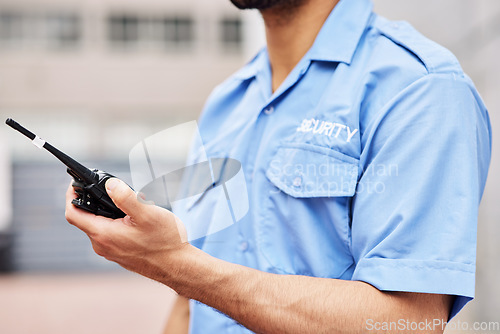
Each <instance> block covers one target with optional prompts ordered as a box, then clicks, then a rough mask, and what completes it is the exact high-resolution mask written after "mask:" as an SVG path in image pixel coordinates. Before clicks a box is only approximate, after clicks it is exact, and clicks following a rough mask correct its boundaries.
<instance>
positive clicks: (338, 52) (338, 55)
mask: <svg viewBox="0 0 500 334" xmlns="http://www.w3.org/2000/svg"><path fill="white" fill-rule="evenodd" d="M372 10H373V3H372V0H340V1H339V3H338V4H337V5H336V6H335V8H334V9H333V10H332V12H331V13H330V15H329V16H328V18H327V19H326V21H325V23H324V24H323V27H322V28H321V30H320V32H319V34H318V36H317V37H316V40H315V41H314V44H313V46H312V47H311V49H309V51H308V53H307V55H306V57H308V58H309V59H310V60H319V61H332V62H342V63H346V64H350V63H351V60H352V58H353V56H354V52H355V51H356V47H357V46H358V44H359V41H360V39H361V36H362V35H363V32H364V31H365V29H366V26H367V25H368V20H369V19H370V17H371V14H372Z"/></svg>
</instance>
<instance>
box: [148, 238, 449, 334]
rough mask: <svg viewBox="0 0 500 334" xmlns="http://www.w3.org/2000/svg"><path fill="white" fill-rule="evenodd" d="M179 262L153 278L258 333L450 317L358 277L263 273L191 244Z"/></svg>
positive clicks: (359, 328) (352, 329) (363, 327)
mask: <svg viewBox="0 0 500 334" xmlns="http://www.w3.org/2000/svg"><path fill="white" fill-rule="evenodd" d="M175 262H176V263H174V264H173V266H172V264H171V265H170V266H169V267H170V269H172V268H175V269H174V270H167V271H165V272H163V273H162V276H161V277H154V278H155V279H157V280H160V281H162V282H163V283H165V284H166V285H168V286H170V287H172V288H174V289H175V290H176V291H177V292H178V293H179V294H181V295H183V296H185V297H187V298H192V299H196V300H198V301H200V302H202V303H204V304H207V305H209V306H211V307H214V308H216V309H218V310H220V311H221V312H224V313H226V314H227V315H229V316H230V317H231V318H233V319H235V320H236V321H238V322H240V323H241V324H243V325H244V326H245V327H247V328H249V329H251V330H253V331H255V332H258V333H306V332H313V333H360V332H367V321H368V319H373V321H376V322H387V323H389V322H397V321H399V320H400V319H404V320H405V321H406V320H408V321H412V322H421V321H425V320H426V319H427V320H428V321H431V322H432V320H433V319H441V318H444V319H446V318H447V314H445V313H444V312H442V310H446V309H448V307H447V306H446V307H436V309H435V310H432V309H429V307H432V305H434V304H429V303H426V302H425V298H423V299H422V298H418V299H419V300H417V302H413V301H415V300H416V299H417V298H407V296H403V297H402V296H401V295H400V294H389V293H384V292H380V291H379V290H377V289H375V288H374V287H372V286H370V285H368V284H366V283H363V282H357V281H344V280H335V279H325V278H314V277H306V276H294V275H276V274H269V273H264V272H261V271H257V270H254V269H250V268H247V267H243V266H239V265H235V264H231V263H228V262H224V261H221V260H218V259H215V258H213V257H211V256H209V255H207V254H206V253H203V252H202V251H200V250H198V249H196V248H194V247H186V250H185V251H184V252H183V253H182V255H181V256H179V257H177V258H176V260H175ZM447 302H448V301H447V300H445V299H444V298H443V303H447ZM429 305H431V306H429ZM430 315H432V316H430ZM440 329H441V328H440V327H439V328H435V333H439V332H442V331H440ZM377 332H379V333H380V332H381V331H377ZM400 332H404V333H412V331H410V330H408V331H405V330H401V331H400ZM418 332H419V333H422V332H423V331H421V330H420V331H418ZM426 332H432V331H426Z"/></svg>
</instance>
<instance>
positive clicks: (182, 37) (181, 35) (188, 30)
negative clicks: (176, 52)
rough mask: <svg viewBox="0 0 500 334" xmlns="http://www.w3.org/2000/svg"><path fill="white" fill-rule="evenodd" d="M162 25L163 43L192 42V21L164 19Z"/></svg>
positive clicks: (186, 18)
mask: <svg viewBox="0 0 500 334" xmlns="http://www.w3.org/2000/svg"><path fill="white" fill-rule="evenodd" d="M162 23H163V32H164V40H165V42H167V43H189V42H191V41H192V40H193V20H192V19H191V18H189V17H172V18H165V19H163V20H162Z"/></svg>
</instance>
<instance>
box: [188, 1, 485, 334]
mask: <svg viewBox="0 0 500 334" xmlns="http://www.w3.org/2000/svg"><path fill="white" fill-rule="evenodd" d="M199 127H200V133H201V136H202V138H203V142H204V148H205V151H206V154H207V156H208V157H209V158H210V157H218V158H220V157H229V158H232V159H236V160H238V161H240V162H241V164H242V168H243V172H244V175H245V181H246V190H247V192H248V201H249V205H248V207H249V211H248V213H247V214H246V215H245V216H244V217H243V218H242V219H241V220H239V221H238V222H237V223H235V224H232V225H230V226H229V227H227V228H224V229H222V230H220V231H218V232H216V233H212V234H210V235H208V236H206V237H204V238H200V239H197V240H195V241H193V244H195V245H196V246H198V247H200V248H201V249H203V250H204V251H206V252H207V253H209V254H211V255H213V256H216V257H218V258H220V259H223V260H226V261H229V262H233V263H238V264H242V265H245V266H249V267H253V268H257V269H259V270H262V271H267V272H272V273H279V274H297V275H308V276H317V277H328V278H334V279H343V280H358V281H364V282H367V283H369V284H371V285H373V286H374V287H376V288H377V289H380V290H385V291H412V292H424V293H438V294H450V295H456V296H458V297H457V298H456V301H455V304H454V306H453V310H452V315H451V316H452V317H453V316H454V315H455V314H456V313H457V312H458V311H459V310H460V309H461V308H462V307H463V306H464V305H465V304H466V303H467V302H468V301H469V300H471V299H472V298H473V296H474V282H475V261H476V225H477V215H478V205H479V202H480V199H481V195H482V192H483V188H484V185H485V181H486V175H487V170H488V165H489V161H490V150H491V135H490V124H489V119H488V115H487V111H486V109H485V106H484V105H483V102H482V101H481V98H480V97H479V95H478V93H477V91H476V89H475V88H474V86H473V84H472V82H471V80H470V79H469V78H468V77H467V76H466V75H465V74H464V73H463V72H462V69H461V68H460V66H459V64H458V62H457V60H456V59H455V57H454V56H453V55H452V54H451V53H450V52H449V51H447V50H446V49H444V48H442V47H440V46H439V45H437V44H435V43H433V42H432V41H430V40H428V39H426V38H425V37H423V36H422V35H420V34H419V33H418V32H416V31H415V30H414V29H413V28H412V27H411V26H410V25H409V24H407V23H405V22H390V21H388V20H386V19H384V18H382V17H380V16H377V15H376V14H374V13H373V12H372V3H371V1H369V0H349V1H347V0H341V1H340V2H339V4H338V5H337V6H336V7H335V9H334V10H333V11H332V13H331V14H330V16H329V17H328V19H327V21H326V22H325V24H324V26H323V28H322V30H321V31H320V33H319V35H318V36H317V38H316V40H315V42H314V45H313V46H312V47H311V49H310V50H309V51H308V52H307V54H306V55H305V56H304V57H303V59H302V60H301V61H300V62H299V63H298V64H297V66H296V67H295V68H294V69H293V71H292V72H291V73H290V74H289V76H288V77H287V78H286V80H285V81H284V82H283V84H282V85H281V86H280V87H279V89H278V90H277V91H275V92H274V93H273V92H272V90H271V72H270V65H269V59H268V54H267V51H266V50H265V49H264V50H262V51H261V52H260V53H259V54H258V55H257V56H256V57H255V58H254V59H253V60H252V61H251V62H250V63H249V64H247V65H246V66H245V67H244V68H243V69H241V70H240V71H239V72H237V73H236V74H235V75H233V76H232V77H230V78H229V79H228V80H226V81H225V82H224V83H222V84H221V85H220V86H218V87H217V88H216V89H215V90H214V92H213V93H212V95H211V96H210V98H209V100H208V102H207V104H206V107H205V110H204V112H203V114H202V116H201V118H200V121H199ZM196 159H197V158H196V156H195V154H194V153H193V156H192V160H193V161H195V160H196ZM242 189H243V190H242V191H244V188H242ZM206 197H207V198H206V200H197V201H195V202H194V203H193V204H192V205H193V206H192V207H190V208H188V210H187V211H186V212H184V213H181V214H180V215H181V218H182V219H183V220H184V221H186V222H190V221H193V220H198V221H202V222H203V223H204V224H211V223H214V222H215V221H216V220H217V219H218V218H217V215H218V212H219V210H218V209H217V208H219V207H220V205H219V204H220V203H217V201H225V200H226V199H225V198H222V199H221V198H219V199H214V198H212V199H210V196H206ZM244 198H247V197H246V196H244ZM291 293H293V291H292V292H291ZM190 330H191V333H245V332H247V330H245V329H244V328H243V327H241V326H239V325H238V324H236V323H235V322H234V321H233V320H231V319H229V318H228V317H226V316H224V315H222V314H220V313H218V312H217V311H215V310H213V309H211V308H209V307H207V306H205V305H203V304H201V303H198V302H191V324H190Z"/></svg>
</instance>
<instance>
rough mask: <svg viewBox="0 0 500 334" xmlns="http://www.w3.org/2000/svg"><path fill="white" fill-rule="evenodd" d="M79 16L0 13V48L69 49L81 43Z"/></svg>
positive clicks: (71, 14)
mask: <svg viewBox="0 0 500 334" xmlns="http://www.w3.org/2000/svg"><path fill="white" fill-rule="evenodd" d="M81 30H82V26H81V19H80V17H79V16H77V15H76V14H73V13H57V12H55V13H45V14H42V13H30V12H27V13H17V12H0V41H1V43H0V47H3V48H5V47H12V46H15V47H22V48H28V49H33V48H41V49H43V48H47V47H48V48H52V49H53V48H58V49H61V48H68V47H75V46H77V45H78V44H79V42H80V41H81V39H82V32H81Z"/></svg>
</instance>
